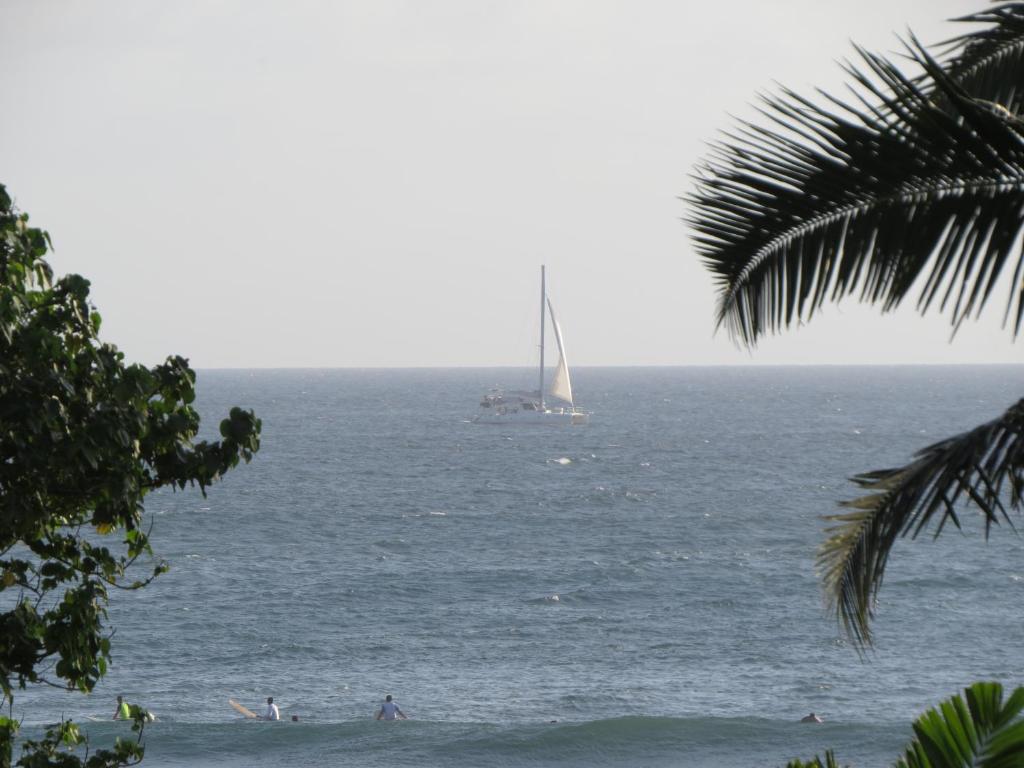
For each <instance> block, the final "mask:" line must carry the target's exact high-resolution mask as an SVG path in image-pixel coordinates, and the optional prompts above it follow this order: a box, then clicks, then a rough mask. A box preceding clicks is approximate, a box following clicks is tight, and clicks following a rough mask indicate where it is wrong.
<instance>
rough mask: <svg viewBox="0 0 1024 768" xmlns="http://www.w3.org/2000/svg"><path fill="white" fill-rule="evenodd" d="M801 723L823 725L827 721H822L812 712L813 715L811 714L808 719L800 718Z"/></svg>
mask: <svg viewBox="0 0 1024 768" xmlns="http://www.w3.org/2000/svg"><path fill="white" fill-rule="evenodd" d="M800 722H801V723H823V722H825V721H824V720H822V719H821V718H820V717H818V716H817V715H816V714H814V713H813V712H811V714H809V715H808V716H807V717H801V718H800Z"/></svg>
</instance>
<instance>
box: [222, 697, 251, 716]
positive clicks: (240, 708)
mask: <svg viewBox="0 0 1024 768" xmlns="http://www.w3.org/2000/svg"><path fill="white" fill-rule="evenodd" d="M228 704H230V705H231V706H232V707H234V708H235V709H236V710H238V711H239V712H241V713H242V714H243V715H245V716H246V717H248V718H252V719H253V720H255V719H256V713H255V712H253V711H252V710H251V709H246V708H245V707H243V706H242V705H241V704H239V703H238V702H237V701H235V700H234V699H228Z"/></svg>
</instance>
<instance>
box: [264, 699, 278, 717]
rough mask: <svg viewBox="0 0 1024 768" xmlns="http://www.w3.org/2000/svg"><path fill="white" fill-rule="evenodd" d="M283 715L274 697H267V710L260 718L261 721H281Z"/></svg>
mask: <svg viewBox="0 0 1024 768" xmlns="http://www.w3.org/2000/svg"><path fill="white" fill-rule="evenodd" d="M280 719H281V713H280V712H279V711H278V710H277V704H275V703H274V697H273V696H267V709H266V711H265V712H264V713H263V715H262V716H261V717H260V720H280Z"/></svg>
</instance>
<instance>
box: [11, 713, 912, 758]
mask: <svg viewBox="0 0 1024 768" xmlns="http://www.w3.org/2000/svg"><path fill="white" fill-rule="evenodd" d="M88 726H89V727H87V728H86V730H88V731H90V732H91V735H92V737H93V745H94V747H96V746H103V745H104V743H105V742H106V741H111V740H112V739H113V737H114V736H116V735H121V736H124V735H125V734H124V731H125V730H126V729H125V728H124V726H123V724H117V723H90V724H88ZM32 730H34V729H27V730H26V732H23V734H22V735H23V736H27V737H30V738H31V737H32V735H33V734H32V733H31V731H32ZM909 736H910V730H909V724H898V725H897V724H890V723H829V722H826V723H824V724H821V725H809V724H804V723H799V722H794V721H791V720H786V721H781V720H771V719H766V718H726V717H694V718H680V717H650V716H627V717H617V718H610V719H604V720H591V721H561V722H558V721H553V722H542V723H489V722H439V721H424V720H408V721H404V722H397V723H379V722H374V721H370V720H360V721H349V722H340V723H331V722H317V721H309V720H304V721H300V722H298V723H294V722H281V723H263V722H256V721H232V722H228V723H224V722H222V723H185V722H174V721H162V722H159V723H156V724H154V725H153V726H150V727H149V728H147V729H146V743H147V748H146V761H145V764H146V765H147V766H149V768H159V767H161V766H184V765H190V766H196V768H202V767H203V766H217V768H233V767H234V766H243V765H246V766H248V765H254V764H259V765H272V764H273V765H285V764H292V765H305V766H312V767H316V766H328V765H330V766H356V765H369V764H371V763H372V762H383V761H387V762H399V763H402V764H407V765H417V766H422V767H424V768H429V767H430V766H479V765H501V766H509V768H518V766H523V767H524V768H525V767H526V766H531V767H536V766H593V767H594V768H598V767H599V766H618V767H619V768H621V767H623V766H644V767H645V768H649V767H650V766H679V765H686V766H716V768H740V767H741V766H743V767H744V768H747V767H748V766H751V765H759V766H775V765H778V766H784V765H785V764H786V763H787V762H788V761H789V760H791V759H792V758H794V757H800V758H804V759H806V758H810V757H812V756H813V755H815V754H823V753H824V751H825V750H826V749H835V750H836V752H837V755H838V757H839V758H840V762H841V763H847V762H849V763H852V764H856V765H879V764H889V763H891V762H892V760H893V759H894V758H895V757H896V756H897V755H898V754H900V752H901V751H902V748H903V746H904V745H905V743H906V742H907V740H908V739H909Z"/></svg>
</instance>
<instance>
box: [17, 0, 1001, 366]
mask: <svg viewBox="0 0 1024 768" xmlns="http://www.w3.org/2000/svg"><path fill="white" fill-rule="evenodd" d="M986 6H987V3H986V2H984V0H973V2H968V1H967V0H862V1H861V2H857V3H851V2H848V1H846V0H772V1H770V2H767V1H766V0H732V2H692V1H688V2H680V1H679V0H665V1H664V2H658V1H655V0H521V1H519V0H503V1H501V2H494V1H492V0H434V1H432V2H431V1H428V0H405V1H404V2H403V1H400V0H353V1H350V2H346V1H345V0H287V1H285V0H274V1H272V2H271V1H265V0H176V2H165V1H164V0H89V1H88V2H86V1H85V0H46V1H45V2H40V1H39V0H0V69H2V71H3V73H4V87H3V93H4V102H5V108H4V110H3V116H2V118H0V183H3V184H5V185H6V186H7V189H8V192H9V193H10V194H12V196H13V197H14V198H15V200H16V203H17V205H18V207H19V208H20V209H21V210H23V211H27V212H28V213H29V214H30V215H31V217H32V222H33V223H34V224H35V225H36V226H40V227H42V228H44V229H46V230H48V231H49V233H50V235H51V237H52V239H53V243H54V246H55V251H54V253H53V254H52V257H51V263H52V264H53V266H54V268H55V270H56V271H57V272H58V273H61V274H63V273H67V272H76V273H79V274H82V275H84V276H85V277H87V278H88V279H89V280H90V281H91V283H92V300H93V303H94V305H95V306H96V308H97V309H98V310H99V312H100V314H101V315H102V317H103V321H104V322H103V330H102V337H103V339H104V340H106V341H109V342H112V343H114V344H116V345H117V346H118V347H119V348H120V349H122V350H123V351H124V352H125V355H126V357H127V358H128V359H129V360H131V361H137V362H143V363H146V364H154V363H157V362H159V361H161V360H163V358H164V357H166V356H167V355H170V354H181V355H183V356H185V357H188V358H189V359H190V360H191V362H192V365H193V366H194V367H196V368H221V367H253V368H256V367H259V368H278V367H379V366H385V367H391V366H400V367H421V366H426V367H447V366H506V365H507V366H528V365H532V364H535V360H536V347H537V332H538V322H539V321H538V314H539V308H538V293H539V277H540V275H539V273H540V269H539V268H540V265H541V264H545V265H546V266H547V275H548V288H549V294H550V296H551V299H552V302H553V303H554V305H555V308H556V310H557V312H558V316H559V321H560V324H561V325H562V328H563V331H564V334H565V339H566V348H567V355H568V359H569V362H570V363H571V364H572V365H574V366H586V365H601V366H604V365H629V366H641V365H659V366H660V365H733V364H741V365H779V364H903V363H914V364H946V363H1008V362H1012V363H1016V362H1020V361H1021V354H1020V347H1019V345H1015V344H1014V343H1013V338H1012V333H1011V332H1010V331H1009V330H1006V329H1003V328H1002V327H1001V325H1000V324H1001V320H1002V316H1001V315H1002V312H1001V310H1002V305H1001V304H1000V302H999V301H997V302H993V303H992V306H991V307H990V308H989V309H988V310H987V311H986V312H985V314H984V315H983V316H982V317H981V319H979V320H978V321H977V322H973V323H968V324H967V325H965V326H964V327H963V328H962V329H961V330H960V332H958V334H957V335H956V337H955V338H953V339H952V340H951V326H950V323H949V318H948V316H943V315H940V314H937V313H935V312H932V313H930V314H929V315H927V316H926V317H924V318H922V317H920V316H919V315H918V314H916V313H915V312H914V311H913V309H912V307H907V308H904V309H900V310H898V311H897V312H895V313H891V314H887V315H882V313H881V311H880V309H879V308H878V307H874V306H865V305H860V304H858V303H856V301H855V300H853V299H848V300H846V301H844V302H842V303H840V304H838V305H834V304H833V305H827V306H826V307H825V308H824V310H823V311H822V312H821V313H820V314H819V315H817V316H815V317H814V318H812V319H811V320H810V321H809V322H807V323H806V324H804V325H802V326H801V327H799V328H792V329H790V330H788V331H785V332H783V333H781V334H778V335H776V336H772V337H768V338H766V339H765V340H764V341H763V342H761V343H760V344H759V345H758V346H757V347H756V348H755V349H753V350H748V349H744V348H740V347H738V346H737V345H736V344H734V343H733V341H732V340H730V338H729V337H728V335H727V334H726V333H725V332H724V331H722V332H719V333H717V334H716V333H715V328H714V310H715V287H714V285H713V283H712V280H711V277H710V274H709V273H708V272H707V270H706V269H705V268H704V267H703V266H702V265H701V263H700V260H699V258H698V257H697V256H696V255H695V253H694V249H693V246H692V243H691V240H690V233H689V231H688V229H687V226H686V225H685V223H684V222H683V218H684V217H685V216H686V214H687V210H686V207H685V205H684V203H683V202H682V201H681V200H680V198H681V197H683V196H685V195H686V194H687V193H689V192H690V191H691V190H692V186H693V185H692V179H691V174H692V173H693V171H694V168H695V166H696V165H697V164H698V163H699V162H700V161H701V159H702V158H703V157H704V156H705V155H706V154H707V147H708V143H709V142H712V141H714V140H715V139H716V138H717V137H719V135H720V132H721V131H722V130H725V129H728V128H729V127H730V125H731V119H732V118H731V117H730V116H731V115H732V116H742V117H749V116H753V115H754V112H753V107H752V105H753V104H754V102H755V101H756V98H757V94H758V93H765V92H769V93H770V92H777V89H778V87H779V84H783V85H785V86H788V87H790V88H793V89H795V90H797V91H799V92H801V93H811V92H812V91H813V89H814V88H816V87H822V88H825V89H826V90H829V91H832V92H836V93H838V92H840V91H841V90H842V89H843V88H844V87H845V85H844V84H845V82H846V78H844V76H843V74H842V72H841V70H840V67H839V63H838V62H840V61H841V60H842V59H845V58H851V57H853V56H854V51H853V47H852V42H856V43H858V44H860V45H862V46H864V47H866V48H868V49H870V50H873V51H877V52H882V53H886V52H890V53H891V52H895V51H896V50H897V49H898V48H899V41H898V38H897V34H903V33H905V32H906V31H907V29H912V30H913V31H914V33H915V34H917V35H918V37H919V38H921V39H922V40H923V41H925V42H938V41H941V40H944V39H946V38H949V37H951V36H953V35H955V34H957V33H959V32H961V31H963V29H964V27H965V25H963V24H959V25H957V24H951V23H948V22H946V21H945V20H946V19H949V18H952V17H956V16H962V15H964V14H967V13H971V12H974V11H977V10H981V9H982V8H984V7H986ZM1002 296H1005V294H1002ZM1000 301H1001V299H1000Z"/></svg>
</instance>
